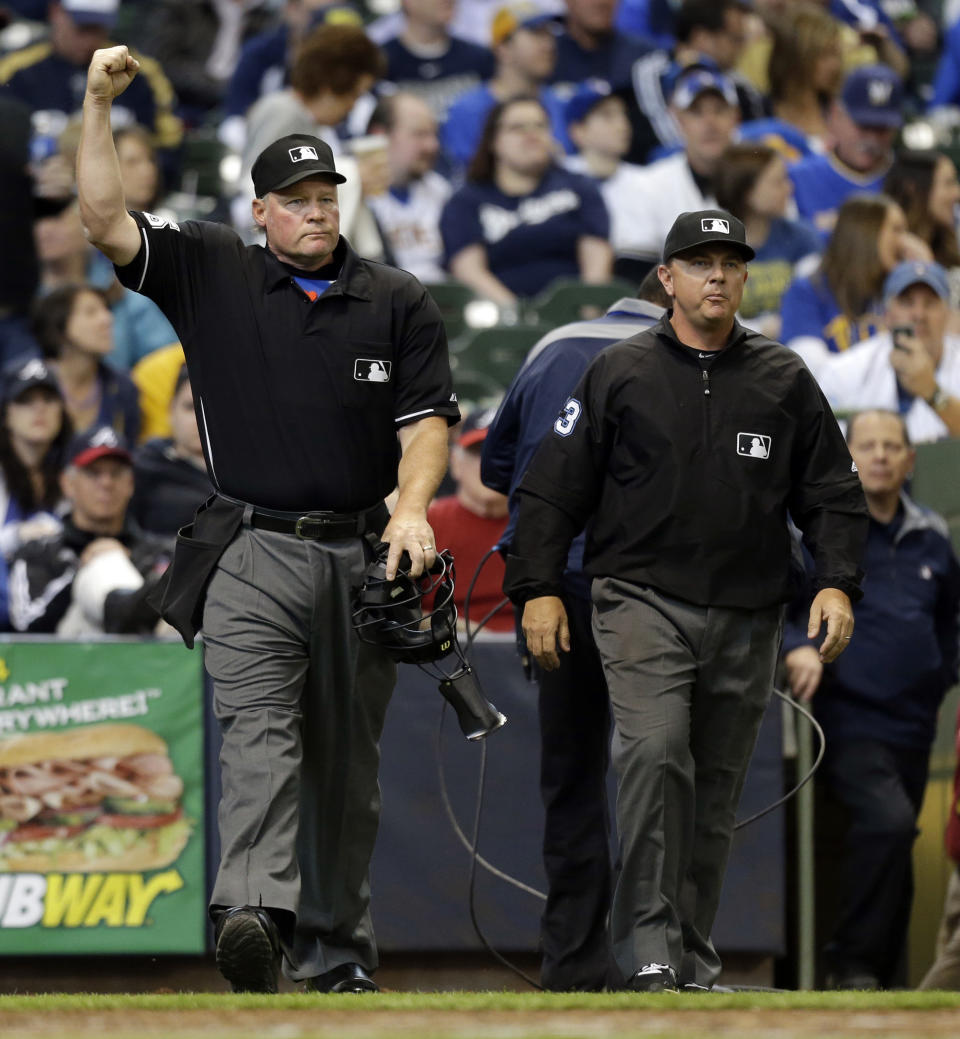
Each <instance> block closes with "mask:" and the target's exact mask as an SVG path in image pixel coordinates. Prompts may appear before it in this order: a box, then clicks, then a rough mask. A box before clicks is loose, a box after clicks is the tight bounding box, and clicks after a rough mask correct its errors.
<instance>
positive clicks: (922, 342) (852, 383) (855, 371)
mask: <svg viewBox="0 0 960 1039" xmlns="http://www.w3.org/2000/svg"><path fill="white" fill-rule="evenodd" d="M883 302H884V317H885V322H886V329H887V330H886V331H882V332H878V333H877V334H876V335H875V336H873V337H871V338H870V339H867V340H865V341H864V342H862V343H860V344H858V345H857V346H855V347H853V348H852V349H850V350H848V351H846V352H845V353H843V354H837V355H834V356H831V357H830V358H829V359H828V360H827V361H826V362H825V364H824V365H823V367H822V369H821V370H820V372H819V374H818V379H819V381H820V386H821V388H822V389H823V392H824V393H825V394H826V397H827V400H829V401H830V404H831V406H832V407H833V408H834V409H835V410H837V411H844V412H850V411H863V410H865V409H870V408H880V409H885V410H888V411H896V412H899V413H900V414H901V415H903V418H904V422H905V423H906V427H907V432H908V433H909V435H910V439H911V441H913V443H922V442H924V441H928V440H940V439H942V438H944V437H948V436H953V437H955V436H960V335H957V334H956V333H954V332H948V331H947V324H948V320H949V317H950V285H949V282H948V279H947V272H946V271H945V270H944V269H943V267H941V266H940V264H938V263H933V262H925V261H918V260H907V261H905V262H903V263H900V264H898V265H897V266H896V267H894V269H893V270H892V271H891V272H890V274H889V275H888V276H887V279H886V281H885V282H884V287H883Z"/></svg>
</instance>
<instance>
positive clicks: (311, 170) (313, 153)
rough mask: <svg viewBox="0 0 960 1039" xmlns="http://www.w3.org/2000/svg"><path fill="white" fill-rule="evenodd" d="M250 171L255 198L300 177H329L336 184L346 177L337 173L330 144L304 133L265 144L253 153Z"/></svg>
mask: <svg viewBox="0 0 960 1039" xmlns="http://www.w3.org/2000/svg"><path fill="white" fill-rule="evenodd" d="M250 173H251V176H252V177H253V190H254V191H255V192H256V195H257V198H263V196H264V195H266V193H267V192H268V191H278V190H279V189H280V188H286V187H289V186H290V185H291V184H296V183H297V181H298V180H303V179H304V177H314V176H323V177H329V178H330V180H332V181H335V182H336V183H337V184H343V183H344V182H345V181H346V179H347V178H346V177H345V176H344V175H343V174H342V173H337V167H336V166H335V165H334V162H333V152H332V151H331V150H330V145H329V144H327V143H326V142H324V141H321V140H320V138H319V137H313V136H311V135H310V134H306V133H291V134H287V136H286V137H281V138H280V140H279V141H274V142H273V144H268V145H267V147H266V148H264V149H263V151H262V152H260V154H259V155H258V156H257V161H256V162H255V163H254V164H253V169H252V170H251V171H250Z"/></svg>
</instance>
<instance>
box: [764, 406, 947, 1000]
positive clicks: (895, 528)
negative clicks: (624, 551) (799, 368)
mask: <svg viewBox="0 0 960 1039" xmlns="http://www.w3.org/2000/svg"><path fill="white" fill-rule="evenodd" d="M847 442H848V444H849V447H850V454H851V455H852V457H853V460H854V462H855V463H856V466H857V469H858V470H859V474H860V481H861V483H862V485H863V490H864V494H865V495H866V499H867V507H868V509H869V511H870V531H869V535H868V538H867V547H866V550H865V553H864V559H863V570H864V573H865V578H864V581H863V598H862V599H861V600H860V602H858V603H857V604H856V605H855V606H854V618H855V622H856V630H855V631H854V634H853V637H852V639H851V641H850V646H849V648H848V649H847V651H846V653H844V654H843V655H842V657H840V658H839V659H837V660H835V661H834V662H833V663H832V664H828V665H826V666H824V665H822V664H821V663H820V658H819V654H818V653H817V650H816V648H815V647H814V646H813V645H812V643H811V642H810V640H809V639H807V638H806V632H805V631H804V630H803V628H802V626H801V628H800V629H799V630H798V629H797V628H796V627H794V626H792V625H788V628H787V631H786V634H785V638H784V649H785V651H786V652H785V656H784V660H785V663H786V667H787V673H788V676H789V681H790V685H791V688H792V690H793V692H794V695H795V696H797V697H798V698H799V699H801V700H809V699H810V698H811V697H813V695H814V693H816V698H815V699H814V709H815V712H816V715H817V718H818V720H819V721H820V724H821V725H822V726H823V729H824V733H825V735H826V756H825V758H824V763H823V769H822V771H821V773H820V775H819V776H818V782H819V783H821V784H822V785H823V787H824V788H825V789H826V791H827V792H828V793H829V794H830V795H831V796H832V797H833V798H835V799H836V801H838V802H839V803H840V804H841V805H842V806H843V808H844V809H845V813H846V816H847V820H848V822H847V827H846V839H845V841H844V844H843V849H842V853H841V856H840V861H839V863H837V867H838V868H837V870H836V872H835V873H834V883H835V884H836V885H837V887H838V888H839V890H838V895H839V907H840V908H839V917H838V919H837V920H836V922H835V925H834V927H833V928H832V934H831V936H830V940H829V942H828V944H827V946H826V948H825V950H824V951H825V954H826V959H827V967H828V973H827V985H828V987H832V988H861V989H876V988H888V987H892V986H896V985H902V984H903V983H904V982H905V977H904V976H903V974H902V973H900V972H899V970H898V968H900V969H902V955H903V951H904V943H905V940H906V935H907V925H908V923H909V919H910V906H911V902H912V899H913V875H912V869H911V850H912V847H913V842H914V839H915V837H916V834H917V817H918V816H919V814H920V806H921V804H922V801H923V794H924V790H925V788H926V784H927V773H928V767H929V757H930V747H931V744H932V743H933V737H934V734H935V730H936V723H937V711H938V709H939V707H940V704H941V702H942V701H943V697H944V695H945V694H946V692H947V690H948V689H949V688H950V686H951V685H952V684H953V683H954V682H956V681H957V651H958V640H960V628H958V621H957V618H958V608H960V564H958V562H957V559H956V556H955V555H954V552H953V548H952V547H951V544H950V537H949V532H948V530H947V524H946V522H945V521H944V520H943V518H942V517H941V516H938V515H937V514H936V513H933V512H930V511H929V510H927V509H924V508H922V507H921V506H919V505H917V504H916V503H915V502H914V501H913V500H912V499H911V498H910V497H909V496H908V495H907V494H906V493H905V492H904V484H905V483H906V481H907V478H908V476H909V475H910V473H911V472H912V470H913V465H914V460H915V452H914V450H913V448H912V447H911V446H910V440H909V437H908V435H907V431H906V427H905V425H904V422H903V417H902V416H900V415H898V414H896V413H895V412H890V411H866V412H861V413H859V414H858V415H855V416H853V418H851V420H850V423H849V426H848V430H847Z"/></svg>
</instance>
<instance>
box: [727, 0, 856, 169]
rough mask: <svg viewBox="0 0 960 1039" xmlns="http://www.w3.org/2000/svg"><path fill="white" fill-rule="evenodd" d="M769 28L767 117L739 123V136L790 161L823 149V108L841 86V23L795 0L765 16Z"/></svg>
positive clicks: (824, 123)
mask: <svg viewBox="0 0 960 1039" xmlns="http://www.w3.org/2000/svg"><path fill="white" fill-rule="evenodd" d="M769 27H770V34H771V37H772V41H773V46H772V49H771V51H770V59H769V63H768V66H767V77H768V80H769V84H770V101H771V104H772V107H773V116H772V117H771V118H769V119H755V120H752V121H751V122H747V123H744V124H743V126H742V127H741V128H740V136H741V138H742V139H744V140H756V141H760V142H761V143H763V144H766V145H769V146H770V147H773V148H776V150H777V151H779V152H780V153H781V154H782V155H784V157H785V158H787V159H788V160H789V161H794V160H796V159H799V158H802V157H803V156H805V155H811V154H814V153H817V152H822V151H823V150H824V147H823V142H824V138H825V137H826V131H827V127H826V111H827V108H828V107H829V104H830V102H831V101H832V100H833V98H834V97H836V96H837V94H839V92H840V88H841V86H842V85H843V71H844V66H843V44H842V34H843V26H842V25H841V23H840V22H838V21H837V19H836V18H834V17H832V16H831V15H830V14H828V13H827V12H826V11H825V10H824V9H823V7H822V6H819V5H817V4H811V3H798V4H793V5H791V6H790V7H788V8H787V9H785V10H783V11H778V12H776V13H775V14H773V15H771V16H770V17H769Z"/></svg>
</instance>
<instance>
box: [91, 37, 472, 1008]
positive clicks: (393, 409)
mask: <svg viewBox="0 0 960 1039" xmlns="http://www.w3.org/2000/svg"><path fill="white" fill-rule="evenodd" d="M138 67H139V66H138V63H137V62H136V61H135V60H134V59H132V58H131V57H130V56H129V54H128V52H127V49H126V47H113V48H110V49H107V50H100V51H97V52H96V53H95V54H94V56H93V59H92V61H91V63H90V67H89V70H88V74H87V90H86V96H85V98H84V105H83V130H82V136H81V142H80V149H79V153H78V159H77V179H78V187H79V197H80V207H81V212H82V215H83V220H84V224H85V226H86V228H87V235H88V237H89V238H90V240H91V241H92V242H93V243H94V244H95V245H96V246H97V247H98V248H99V249H100V250H101V251H102V252H103V253H105V254H106V255H107V256H108V257H109V258H110V259H111V260H113V262H114V264H115V265H116V268H117V273H118V276H119V278H120V280H121V281H122V282H123V283H124V284H125V285H127V286H129V287H130V288H133V289H136V290H137V291H139V292H142V293H144V294H145V295H147V296H149V297H150V298H152V299H153V300H155V301H156V302H157V303H158V304H159V305H160V307H161V308H162V309H163V310H164V312H165V313H166V315H167V317H168V318H169V319H170V321H171V322H172V323H173V325H174V327H175V328H176V330H177V332H178V334H179V336H180V340H181V342H182V343H183V347H184V351H185V353H186V358H187V366H188V369H189V372H190V381H191V383H192V385H193V391H194V398H195V409H196V413H197V420H198V423H199V427H200V432H201V437H202V440H203V448H204V456H205V459H206V463H207V468H208V471H209V474H210V478H211V481H212V483H213V486H214V488H215V490H216V492H217V494H216V495H215V497H214V498H212V499H210V500H209V501H208V502H207V503H206V504H205V506H204V507H202V508H201V510H199V511H198V514H197V517H196V519H195V521H194V524H193V525H192V528H186V529H185V530H184V531H182V532H181V535H180V537H179V539H178V547H177V554H176V557H175V559H174V563H173V566H172V567H171V573H172V576H171V578H170V580H169V582H168V586H167V588H166V594H165V599H164V611H163V612H164V616H165V617H167V619H168V620H170V621H171V623H173V624H175V625H176V626H177V627H178V628H179V630H180V631H181V633H182V634H183V635H184V638H185V640H186V641H187V642H188V644H192V639H193V636H194V634H195V632H196V629H197V628H198V627H200V625H201V623H202V626H203V632H204V641H205V646H206V652H205V661H206V666H207V669H208V671H209V672H210V674H211V676H212V678H213V681H214V709H215V712H216V715H217V717H218V719H219V721H220V725H221V730H222V735H223V749H222V751H221V755H220V763H221V770H222V775H223V797H222V800H221V804H220V811H219V823H220V840H221V860H220V869H219V872H218V875H217V880H216V884H215V886H214V891H213V896H212V900H211V916H212V918H213V919H214V920H215V921H216V924H217V963H218V966H219V967H220V970H221V971H222V973H223V974H224V976H225V977H226V978H227V979H228V980H229V981H230V983H231V984H232V986H233V988H234V989H235V990H238V991H258V992H273V991H276V989H277V977H278V965H279V963H280V959H281V951H282V954H283V966H284V971H285V973H286V974H287V976H288V977H290V978H291V979H293V980H306V981H308V982H309V983H310V985H311V986H312V987H313V988H315V989H318V990H321V991H334V992H342V991H350V992H369V991H376V984H375V983H374V982H373V980H372V979H371V978H370V976H369V972H371V971H372V970H373V969H374V968H375V967H376V966H377V953H376V945H375V943H374V937H373V930H372V927H371V923H370V915H369V908H368V904H369V879H368V867H369V861H370V855H371V853H372V850H373V844H374V839H375V837H376V830H377V819H378V811H379V787H378V784H377V767H378V761H379V750H378V740H379V736H380V731H381V727H382V724H383V717H384V712H385V710H386V706H387V701H388V700H389V697H390V693H391V691H392V688H393V683H394V680H395V677H396V676H395V668H394V665H393V664H392V663H391V662H390V660H389V659H388V658H387V657H386V655H385V654H384V653H383V652H382V651H380V650H379V649H378V648H376V647H370V646H366V645H364V644H361V643H360V642H359V640H358V639H357V638H356V635H355V633H354V631H353V629H352V626H351V622H350V618H351V603H352V598H353V592H354V590H355V589H356V588H357V587H358V586H359V585H360V584H361V583H362V580H363V572H364V569H365V566H366V564H367V562H368V561H369V556H370V548H369V545H368V542H367V540H366V539H365V538H364V535H374V536H375V535H380V536H381V538H382V540H383V541H385V542H388V543H389V556H388V560H387V576H388V577H393V575H394V574H395V572H396V569H397V566H398V565H399V561H400V556H401V553H403V552H406V553H407V554H408V555H409V558H410V561H411V573H413V574H414V575H417V574H419V573H420V572H421V570H422V568H423V566H424V565H425V564H426V565H429V564H431V563H432V562H433V561H434V558H435V551H436V548H435V543H434V539H433V533H432V531H431V529H430V527H429V525H428V523H427V519H426V507H427V504H428V503H429V501H430V499H431V497H432V496H433V493H434V491H435V490H436V487H437V485H438V483H439V481H440V479H441V477H442V474H443V472H444V469H445V466H446V458H447V427H448V424H452V423H454V422H456V421H457V420H458V418H459V412H458V410H457V405H456V397H455V396H454V395H453V392H452V387H451V380H450V371H449V365H448V360H447V351H446V336H445V333H444V329H443V324H442V321H441V319H440V315H439V312H438V310H437V308H436V307H435V306H434V304H433V303H432V302H431V300H430V298H429V296H428V295H427V293H426V292H425V290H424V289H423V287H422V286H421V285H420V284H419V283H418V282H417V281H416V279H415V278H413V277H412V276H411V275H409V274H407V273H406V272H403V271H398V270H395V269H393V268H388V267H384V266H382V265H380V264H376V263H371V262H369V261H366V260H363V259H361V258H360V257H359V256H357V254H356V253H355V252H354V251H353V250H352V249H351V247H350V245H349V244H348V243H347V242H346V241H345V240H344V239H343V238H341V237H340V234H339V210H338V208H337V184H338V183H340V182H342V181H343V180H344V178H343V177H342V176H341V175H340V174H339V173H338V172H337V171H336V168H335V165H334V162H333V157H332V155H331V153H330V149H329V148H328V147H327V146H326V145H325V144H324V143H323V142H322V141H320V140H318V139H317V138H314V137H309V136H300V135H292V136H290V137H286V138H283V139H281V140H279V141H276V142H275V143H274V144H272V145H270V146H269V147H268V148H266V149H265V150H264V151H263V153H262V154H261V155H260V157H259V158H258V160H257V162H256V163H255V164H254V168H253V179H254V187H255V189H256V195H257V198H256V199H255V200H254V203H253V218H254V220H255V221H256V222H257V223H258V224H259V225H260V226H261V227H263V228H264V230H265V231H266V241H267V246H266V248H262V247H260V246H249V247H247V246H244V245H243V244H242V242H241V241H240V239H239V237H238V236H237V235H236V234H235V233H234V232H233V231H232V230H230V229H229V228H226V227H224V226H221V225H217V224H210V223H202V222H194V221H187V222H184V223H183V224H181V225H178V224H175V223H173V222H170V221H166V220H163V219H161V218H159V217H156V216H153V215H152V214H149V213H134V214H130V213H128V212H127V211H126V209H125V207H124V200H123V192H122V189H121V186H120V177H119V172H118V167H117V158H116V152H115V150H114V147H113V143H112V139H111V136H110V108H111V104H112V102H113V99H114V98H115V97H117V96H118V95H119V94H121V93H122V92H123V90H124V89H126V87H127V86H128V85H129V84H130V82H131V81H132V80H133V78H134V77H135V76H136V74H137V70H138ZM398 439H399V445H398ZM395 486H396V487H398V488H399V496H398V499H397V503H396V506H395V508H394V511H393V515H392V517H391V516H388V514H387V511H386V507H385V506H384V504H383V499H384V497H385V496H387V495H388V494H389V493H390V492H391V491H392V490H393V488H394V487H395ZM208 575H209V576H208Z"/></svg>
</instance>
